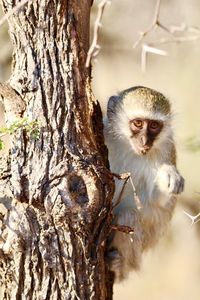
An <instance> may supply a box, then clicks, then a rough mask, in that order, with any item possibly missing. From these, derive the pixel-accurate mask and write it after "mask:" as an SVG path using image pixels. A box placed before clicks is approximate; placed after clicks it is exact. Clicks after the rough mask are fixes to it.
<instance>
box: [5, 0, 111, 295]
mask: <svg viewBox="0 0 200 300" xmlns="http://www.w3.org/2000/svg"><path fill="white" fill-rule="evenodd" d="M91 2H92V1H91V0H81V1H79V0H57V1H55V0H54V1H53V0H33V1H30V0H29V1H28V3H26V4H25V5H24V6H22V7H20V8H19V9H18V10H16V11H15V12H14V14H13V15H12V16H11V17H9V29H10V34H11V38H12V42H13V45H14V53H13V73H12V76H11V78H10V80H9V83H8V84H1V85H0V93H1V95H2V96H3V97H4V105H5V112H6V118H7V122H8V123H12V122H13V121H14V120H15V119H16V118H19V117H27V118H28V120H29V121H32V120H37V122H38V126H39V137H38V138H35V137H34V136H33V135H31V134H30V133H29V132H28V131H27V128H25V127H24V128H21V129H19V130H17V131H16V132H15V134H14V135H13V136H11V154H10V157H9V158H6V159H7V161H6V164H5V160H3V158H2V159H1V160H2V162H1V174H0V176H1V178H0V179H1V181H0V211H1V213H0V227H1V239H0V256H1V262H0V283H1V286H0V290H1V292H0V293H1V294H0V298H1V299H26V300H27V299H48V300H49V299H52V300H56V299H81V300H82V299H84V300H85V299H95V300H97V299H112V278H111V277H112V276H111V274H110V273H109V272H108V270H107V267H106V264H105V261H104V253H105V247H106V246H105V245H106V239H107V236H108V234H109V230H110V228H109V225H110V222H111V216H112V212H111V211H112V204H111V199H112V195H113V179H112V176H111V174H110V172H109V171H108V161H107V150H106V148H105V146H104V143H103V135H102V120H101V119H102V117H101V110H100V107H99V104H98V103H97V102H95V101H94V99H93V96H92V93H91V85H90V72H89V70H88V69H87V68H86V67H85V61H86V56H87V51H88V45H89V20H90V7H91ZM2 3H3V8H4V11H5V12H7V11H10V10H11V9H12V8H13V7H14V6H17V5H18V4H19V1H18V0H15V1H14V0H2Z"/></svg>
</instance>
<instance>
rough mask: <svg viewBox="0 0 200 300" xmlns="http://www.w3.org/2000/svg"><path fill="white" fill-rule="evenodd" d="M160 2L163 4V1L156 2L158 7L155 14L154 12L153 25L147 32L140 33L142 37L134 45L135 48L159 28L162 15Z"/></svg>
mask: <svg viewBox="0 0 200 300" xmlns="http://www.w3.org/2000/svg"><path fill="white" fill-rule="evenodd" d="M160 2H161V0H157V2H156V7H155V12H154V16H153V21H152V23H151V24H150V25H149V26H148V28H147V29H146V30H145V31H142V32H140V36H139V38H138V39H137V40H136V42H135V43H134V45H133V48H136V47H137V46H138V45H139V44H140V43H141V41H142V40H143V39H144V37H145V36H146V35H147V34H148V33H150V32H151V31H153V30H154V29H155V28H156V27H157V26H158V18H159V14H160Z"/></svg>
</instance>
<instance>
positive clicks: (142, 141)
mask: <svg viewBox="0 0 200 300" xmlns="http://www.w3.org/2000/svg"><path fill="white" fill-rule="evenodd" d="M162 128H163V122H162V121H158V120H150V119H143V118H136V119H133V120H131V121H130V129H131V132H132V135H131V138H132V140H133V142H134V146H135V147H134V148H135V150H136V152H137V153H138V154H140V155H145V154H147V152H148V151H149V150H150V149H151V148H152V146H153V143H154V141H155V140H156V138H157V137H158V135H159V133H160V132H161V130H162Z"/></svg>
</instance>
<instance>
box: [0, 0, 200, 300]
mask: <svg viewBox="0 0 200 300" xmlns="http://www.w3.org/2000/svg"><path fill="white" fill-rule="evenodd" d="M156 2H157V1H156V0H148V1H146V0H123V1H122V0H112V1H111V5H108V6H106V8H105V11H104V14H103V19H102V27H101V28H100V32H99V36H98V37H99V40H98V44H99V45H100V46H101V51H100V53H99V55H98V56H97V59H96V61H93V91H94V94H95V96H96V98H97V99H98V100H99V101H100V103H101V105H102V110H103V112H105V108H106V103H107V99H108V98H109V96H111V95H114V94H116V93H117V92H118V91H120V90H122V89H126V88H129V87H130V86H135V85H145V86H148V87H151V88H154V89H156V90H159V91H160V92H162V93H163V94H165V95H166V96H167V97H168V98H169V99H170V100H171V102H172V105H173V111H174V116H175V118H174V119H175V120H174V130H175V135H176V145H177V150H178V168H179V170H180V172H181V174H182V175H183V176H184V178H185V180H186V186H185V192H184V193H183V195H182V196H181V197H179V204H178V206H177V208H176V212H175V214H174V218H173V221H172V222H171V225H170V227H169V230H168V233H167V235H166V236H165V237H163V238H162V240H161V241H160V243H159V245H158V247H157V248H156V249H154V250H152V251H149V252H148V253H147V254H145V255H144V259H143V264H142V268H141V271H140V272H137V273H132V274H131V275H130V276H129V278H128V280H127V281H124V282H122V283H120V284H116V285H115V289H114V300H123V299H125V300H146V299H149V298H150V299H151V300H189V299H192V300H199V299H200V254H199V253H200V222H199V223H196V224H194V225H192V226H191V220H190V219H189V218H188V217H187V216H186V215H185V214H184V211H186V212H188V213H190V214H191V215H197V214H198V213H199V212H200V184H199V180H200V179H199V178H200V120H199V119H200V89H199V84H200V1H199V0H190V1H188V0H161V4H160V13H159V21H160V22H161V23H162V24H163V25H165V26H166V27H167V28H171V29H172V28H176V29H177V28H178V29H179V31H176V33H175V34H174V36H176V37H177V36H178V37H184V38H182V39H181V40H183V42H179V43H177V42H173V40H172V39H173V38H174V36H172V35H171V34H170V33H167V32H166V31H164V30H162V29H161V28H157V29H155V30H154V31H153V32H149V33H148V34H147V35H146V36H145V39H144V40H143V41H142V42H141V43H140V44H139V45H138V47H137V48H136V49H134V48H133V44H134V43H135V41H136V40H137V39H138V38H139V32H141V31H145V30H146V28H149V26H150V25H151V24H152V21H153V17H154V14H155V6H156ZM99 3H100V0H95V1H94V6H93V8H92V15H91V35H92V30H93V23H94V21H95V19H96V16H97V11H98V4H99ZM185 37H186V38H185ZM163 39H164V40H163ZM166 40H168V43H165V42H166ZM164 41H165V42H164ZM179 41H180V39H179ZM144 43H146V44H148V45H151V46H152V47H154V48H157V49H161V50H164V51H166V52H167V55H166V56H160V55H156V54H154V53H148V54H147V56H146V58H147V60H146V71H145V72H144V71H142V70H141V54H142V44H144ZM11 53H12V48H11V43H10V41H9V36H8V29H7V26H6V24H4V25H3V26H1V27H0V81H5V80H7V79H8V78H9V75H10V63H11ZM3 122H4V119H3V113H2V107H1V114H0V126H1V124H2V123H3Z"/></svg>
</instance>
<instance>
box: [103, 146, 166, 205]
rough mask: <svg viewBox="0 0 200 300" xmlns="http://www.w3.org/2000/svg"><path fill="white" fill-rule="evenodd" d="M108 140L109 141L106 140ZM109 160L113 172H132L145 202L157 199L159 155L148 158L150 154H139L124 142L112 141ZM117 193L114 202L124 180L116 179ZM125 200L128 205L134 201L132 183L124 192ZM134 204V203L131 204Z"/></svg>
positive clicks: (139, 193)
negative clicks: (125, 145)
mask: <svg viewBox="0 0 200 300" xmlns="http://www.w3.org/2000/svg"><path fill="white" fill-rule="evenodd" d="M106 142H107V141H106ZM107 146H108V148H109V161H110V168H111V171H112V172H113V173H117V174H122V173H127V172H129V173H130V174H131V177H132V180H133V183H134V186H135V188H136V192H137V195H138V196H139V199H140V201H141V202H142V203H143V204H145V203H146V204H147V203H148V202H151V201H154V200H156V199H155V197H157V194H158V188H157V185H156V182H155V181H156V175H157V172H158V168H159V167H160V164H159V163H158V161H159V160H158V157H156V159H153V158H152V157H151V159H149V158H148V156H139V155H137V154H135V153H134V151H133V149H132V148H131V147H124V143H120V142H119V141H112V142H111V143H110V144H109V141H108V143H107ZM115 182H116V193H115V199H114V202H115V201H117V197H118V195H119V193H120V191H121V189H122V185H123V181H122V180H119V179H116V181H115ZM123 199H125V200H124V201H125V202H127V203H126V204H127V205H131V203H130V202H134V199H133V187H132V185H131V183H130V182H129V183H127V185H126V188H125V191H124V194H123ZM131 206H132V205H131Z"/></svg>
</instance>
